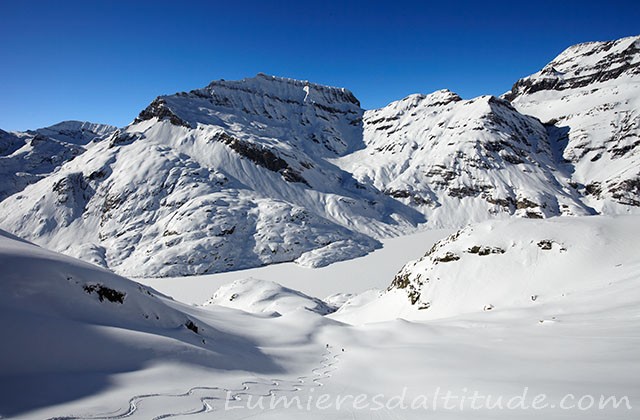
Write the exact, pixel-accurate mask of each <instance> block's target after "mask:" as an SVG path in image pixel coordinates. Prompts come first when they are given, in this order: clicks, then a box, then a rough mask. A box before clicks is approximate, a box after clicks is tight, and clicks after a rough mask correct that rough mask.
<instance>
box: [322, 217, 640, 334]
mask: <svg viewBox="0 0 640 420" xmlns="http://www.w3.org/2000/svg"><path fill="white" fill-rule="evenodd" d="M639 222H640V216H638V215H628V216H621V215H618V216H592V217H575V218H574V217H571V218H569V217H567V218H565V217H563V218H553V219H547V220H527V219H524V218H520V219H511V220H499V221H497V220H492V221H486V222H483V223H480V224H475V225H470V226H468V227H466V228H464V229H461V230H459V231H458V232H456V233H454V234H453V235H451V236H449V237H448V238H445V239H443V240H441V241H439V242H437V243H436V244H435V245H433V247H432V248H431V249H429V250H428V251H427V252H426V253H425V255H424V256H423V257H421V258H419V259H417V260H415V261H411V262H409V263H407V264H406V265H405V266H404V267H403V268H402V269H401V270H400V272H398V274H397V275H396V276H395V278H394V279H393V281H392V283H391V285H390V286H389V288H388V290H387V291H386V292H385V293H383V294H382V295H381V296H369V297H368V298H367V299H366V300H365V301H364V303H360V304H359V305H355V306H354V307H353V308H350V307H349V306H344V307H343V308H341V309H340V310H339V311H338V312H337V313H336V314H335V315H332V316H335V318H337V319H338V320H342V321H347V322H355V323H364V322H374V321H381V320H389V319H395V318H398V317H402V318H405V319H439V318H447V317H453V316H459V315H463V314H470V313H477V312H483V311H487V312H488V311H500V310H507V309H508V310H520V309H524V310H528V309H530V308H545V306H546V305H551V306H554V307H567V308H569V307H571V308H572V310H576V308H583V307H584V308H585V310H588V309H587V308H588V306H589V305H590V304H593V303H594V298H595V297H597V296H600V299H602V302H598V306H599V307H600V308H601V309H602V308H603V307H607V308H611V309H616V310H617V309H621V308H624V307H627V306H630V305H637V303H638V301H640V283H639V282H638V279H639V278H640V277H638V274H640V271H639V270H640V258H639V257H638V253H637V251H636V250H637V249H638V247H639V246H640V239H639V238H640V223H639ZM361 300H362V299H361ZM630 307H631V306H630ZM556 310H557V309H556ZM558 315H559V314H558ZM542 321H543V322H553V321H554V319H551V318H549V319H542Z"/></svg>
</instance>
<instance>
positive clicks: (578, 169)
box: [505, 36, 640, 213]
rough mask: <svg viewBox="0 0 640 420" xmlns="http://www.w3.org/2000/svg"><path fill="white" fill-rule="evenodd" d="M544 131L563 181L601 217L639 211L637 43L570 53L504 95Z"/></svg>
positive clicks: (578, 47)
mask: <svg viewBox="0 0 640 420" xmlns="http://www.w3.org/2000/svg"><path fill="white" fill-rule="evenodd" d="M505 98H506V99H508V100H510V101H511V103H512V104H513V106H514V107H515V108H516V109H517V110H518V111H520V112H521V113H523V114H529V115H533V116H535V117H537V118H539V119H540V120H542V121H544V122H545V123H546V125H547V131H548V132H549V135H550V138H551V141H552V143H553V145H554V147H555V148H557V149H558V154H559V155H560V158H561V163H562V164H563V167H564V172H565V173H566V174H567V176H566V178H567V180H568V182H569V183H570V184H571V185H572V186H573V188H574V189H575V190H576V191H577V192H578V193H579V194H581V195H582V196H584V201H585V203H587V204H589V205H591V206H592V207H593V208H595V209H596V210H597V211H598V212H602V213H626V212H629V211H636V210H637V208H638V207H639V206H640V171H639V169H638V168H639V167H640V160H639V159H640V149H639V147H640V111H638V110H640V37H637V36H636V37H630V38H624V39H620V40H617V41H611V42H590V43H586V44H580V45H575V46H573V47H570V48H568V49H567V50H566V51H564V52H563V53H561V54H560V55H559V56H558V57H556V58H555V59H554V60H553V61H551V62H550V63H549V64H548V65H547V66H545V67H544V68H543V69H542V70H541V71H539V72H538V73H535V74H533V75H531V76H529V77H526V78H524V79H522V80H519V81H518V82H516V84H515V85H514V86H513V89H512V90H511V91H510V92H508V93H507V94H505Z"/></svg>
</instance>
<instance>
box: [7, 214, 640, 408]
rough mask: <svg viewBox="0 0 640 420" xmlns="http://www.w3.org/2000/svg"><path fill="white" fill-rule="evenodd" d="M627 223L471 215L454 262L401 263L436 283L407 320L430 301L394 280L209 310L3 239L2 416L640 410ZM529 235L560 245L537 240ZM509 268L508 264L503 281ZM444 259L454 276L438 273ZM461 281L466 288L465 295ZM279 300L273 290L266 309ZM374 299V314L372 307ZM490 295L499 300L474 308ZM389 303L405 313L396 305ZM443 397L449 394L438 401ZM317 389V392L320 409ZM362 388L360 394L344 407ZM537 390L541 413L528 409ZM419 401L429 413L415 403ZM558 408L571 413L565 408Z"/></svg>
mask: <svg viewBox="0 0 640 420" xmlns="http://www.w3.org/2000/svg"><path fill="white" fill-rule="evenodd" d="M638 226H640V224H639V223H638V216H627V217H601V216H594V217H583V218H555V219H548V220H524V219H523V220H509V221H491V222H485V223H482V224H477V225H472V226H470V227H469V228H466V229H464V230H463V231H462V233H461V234H460V235H458V237H457V238H456V239H448V240H447V239H445V240H443V241H442V242H441V243H440V244H439V245H438V246H436V247H435V249H436V251H434V253H433V254H432V255H433V256H441V253H444V252H447V251H450V252H457V253H459V255H460V256H461V257H460V259H459V260H457V261H451V262H441V263H439V264H437V265H435V266H434V265H429V264H428V262H427V259H428V258H427V259H424V260H423V261H420V262H416V263H410V264H409V265H407V267H406V268H405V270H409V271H407V272H410V273H411V275H414V274H418V273H424V272H425V270H429V269H430V267H432V268H433V270H432V272H434V273H435V271H434V270H440V271H438V273H439V274H440V280H439V283H438V284H437V287H436V288H435V289H433V293H431V291H430V290H429V289H428V288H424V289H422V292H423V293H424V294H425V297H428V298H429V299H430V300H431V301H432V302H433V306H432V308H430V309H429V310H431V309H433V310H438V311H440V313H439V315H438V316H437V317H434V318H437V319H431V320H426V319H425V318H426V317H422V318H421V320H420V319H418V318H419V317H420V316H422V315H419V316H417V315H416V314H424V313H427V312H428V311H429V310H426V311H425V310H417V309H415V307H414V306H415V305H411V304H410V302H409V300H408V298H407V294H406V290H396V291H394V292H389V293H386V294H384V295H383V296H382V297H380V292H376V291H369V292H365V293H362V294H359V295H356V296H352V297H351V299H350V301H351V302H352V304H351V305H350V306H351V307H349V306H344V307H343V309H342V310H341V311H339V312H338V313H336V314H333V315H329V316H328V317H327V316H321V315H319V314H317V313H314V312H312V311H309V310H307V309H302V308H301V309H298V310H293V311H292V312H285V313H283V314H282V316H280V317H272V316H269V315H268V314H267V313H265V312H259V313H249V312H247V311H245V310H237V309H233V308H228V307H223V306H220V305H218V304H210V305H206V306H202V307H198V306H189V305H185V304H181V303H179V302H178V301H173V300H170V299H169V298H167V297H166V296H164V295H162V294H160V293H158V292H155V291H154V290H153V289H149V288H147V287H144V286H140V285H138V284H136V283H134V282H130V281H128V280H126V279H124V278H122V277H118V276H115V275H113V274H110V273H108V272H106V271H104V270H102V269H99V268H96V267H94V266H91V265H88V264H86V263H82V262H80V261H77V260H73V259H71V258H69V257H65V256H61V255H58V254H55V253H52V252H49V251H46V250H43V249H41V248H38V247H35V246H33V245H30V244H28V243H25V242H24V241H21V240H19V239H17V238H14V237H13V236H11V235H8V234H4V233H3V234H2V236H1V237H0V262H1V264H2V267H3V274H2V277H0V279H1V280H2V283H1V285H2V293H1V294H0V311H1V312H2V316H1V317H0V320H1V321H0V328H1V331H0V332H1V333H2V337H3V346H2V348H1V350H0V351H1V352H2V357H1V358H0V360H1V362H0V363H2V368H1V369H0V388H1V392H0V414H2V415H4V416H8V417H10V418H14V419H47V418H66V419H70V418H105V419H115V418H122V417H126V418H131V419H151V418H167V417H175V416H178V417H189V418H212V417H220V418H225V419H241V418H247V417H254V418H261V419H262V418H264V419H279V420H283V419H284V420H287V419H300V418H310V419H370V418H379V419H397V418H405V419H424V418H425V416H435V417H437V418H447V419H455V420H457V419H460V420H462V419H468V418H469V417H472V418H479V419H502V418H504V419H516V420H517V419H532V418H541V416H542V417H544V418H545V419H566V418H580V419H600V418H607V419H629V418H636V417H637V402H638V401H639V400H640V387H639V386H638V382H637V377H638V374H639V373H640V359H639V358H638V353H637V348H638V345H639V344H640V341H639V340H640V338H639V337H638V334H637V332H638V328H640V313H639V312H638V308H639V306H638V303H639V298H640V282H639V280H640V259H639V258H638V256H637V253H636V252H634V251H635V250H636V249H638V245H639V244H638V238H640V236H639V235H638V233H639V232H638ZM418 237H419V236H418ZM416 238H417V237H416ZM539 238H543V239H548V240H553V241H555V242H550V249H542V248H540V247H539V246H538V245H537V242H536V241H538V240H539ZM414 239H415V238H414ZM532 241H533V243H532ZM417 242H418V241H416V243H417ZM390 243H391V244H394V243H396V244H401V243H402V242H390ZM402 244H404V245H406V242H404V243H402ZM480 244H481V245H485V246H490V247H508V248H507V250H506V252H505V253H504V254H491V253H490V254H489V255H478V254H470V253H465V250H467V249H468V247H469V246H474V245H480ZM424 245H425V246H426V247H427V248H428V247H429V244H428V243H424ZM400 248H401V250H402V247H400ZM562 249H566V251H563V250H562ZM383 250H384V248H383ZM401 250H396V251H395V252H394V254H396V253H397V254H396V255H400V254H401V252H400V251H401ZM378 252H381V251H376V252H374V253H373V254H372V255H371V256H375V255H376V253H378ZM387 255H392V254H387ZM371 256H369V257H368V258H370V257H371ZM361 262H362V260H357V259H356V260H353V261H349V262H344V263H343V266H342V268H343V270H342V276H343V277H344V278H348V276H349V275H350V273H353V272H354V269H355V268H356V267H357V269H358V270H363V269H364V270H366V266H365V267H359V266H360V265H361ZM349 264H350V265H349ZM454 264H459V265H460V268H458V269H456V268H455V267H454ZM375 269H376V268H375V265H374V266H372V267H371V268H370V270H371V271H375ZM405 270H403V272H405ZM456 270H458V271H456ZM505 270H511V273H509V276H506V275H505V274H504V271H505ZM310 271H313V270H310ZM454 271H456V272H457V273H458V274H459V275H458V276H456V278H445V277H444V274H446V273H453V272H454ZM467 272H468V275H464V274H465V273H467ZM460 273H462V275H460ZM283 276H284V277H286V276H287V275H286V272H283ZM289 276H293V277H295V276H298V273H297V272H295V271H291V273H290V274H289ZM69 277H71V280H69V279H68V278H69ZM164 280H166V279H164ZM389 280H391V279H389ZM155 281H163V280H155ZM76 282H77V283H76ZM509 282H511V283H509ZM86 283H91V284H94V283H101V284H103V285H104V286H107V287H110V288H113V289H114V290H120V291H124V292H126V297H125V298H124V303H122V304H120V303H117V302H109V301H107V300H105V301H103V302H100V300H99V298H98V295H97V294H96V293H87V292H86V291H84V290H83V288H82V285H84V284H86ZM430 285H433V286H436V284H435V283H430ZM254 286H255V287H256V288H258V289H260V288H262V287H263V286H264V283H261V282H258V281H255V283H254ZM462 286H464V290H469V291H470V293H469V294H467V293H460V292H459V290H460V288H461V287H462ZM184 287H193V288H194V289H196V290H197V287H194V286H193V285H191V284H190V285H187V286H184ZM230 287H231V288H235V289H236V290H239V289H238V287H237V286H230ZM271 287H272V288H273V289H272V290H278V289H279V288H278V287H277V286H275V285H274V286H271ZM528 287H529V288H528ZM251 289H253V288H251ZM229 290H230V289H229ZM280 290H282V289H280ZM251 291H252V290H249V289H248V288H247V292H249V293H251ZM147 292H149V293H147ZM471 293H475V294H478V297H477V298H476V297H475V296H472V295H471ZM531 293H536V294H537V295H538V297H537V299H536V300H535V301H531V299H528V298H529V297H530V296H529V295H530V294H531ZM563 294H564V296H563ZM489 298H490V299H489ZM394 299H395V300H394ZM279 300H280V298H279V297H278V296H275V295H273V296H272V298H271V303H272V304H278V301H279ZM254 302H257V300H254ZM283 302H284V300H283ZM444 302H446V303H447V304H449V305H451V306H452V308H451V309H448V308H445V307H444V306H443V305H441V304H442V303H444ZM373 303H375V304H376V305H377V310H378V311H380V312H382V313H384V315H386V317H385V319H386V320H383V319H381V317H375V316H373V311H371V306H370V305H372V304H373ZM487 303H492V304H493V306H494V307H493V309H491V310H487V311H484V310H483V309H482V308H480V307H479V304H483V305H484V304H487ZM400 307H404V308H405V309H406V311H405V312H404V313H400V312H399V311H398V309H399V308H400ZM144 314H149V315H154V314H155V315H159V318H160V319H159V320H158V319H156V318H155V317H154V316H150V317H149V318H146V317H145V316H144ZM397 316H404V318H405V319H396V317H397ZM187 319H188V320H192V321H193V322H194V323H195V324H197V325H198V327H199V332H198V333H197V334H196V333H195V332H193V331H192V330H189V329H187V328H186V326H185V322H186V320H187ZM407 319H413V321H408V320H407ZM339 320H341V321H349V323H343V322H339ZM371 321H376V322H375V323H370V322H371ZM202 339H204V340H205V342H204V343H203V342H202ZM447 392H450V393H451V395H453V396H455V397H454V398H456V402H455V403H453V404H452V403H451V401H450V402H449V404H448V405H445V404H446V403H445V401H444V399H443V398H444V396H445V395H446V394H447ZM475 392H477V393H478V395H480V396H482V397H481V400H480V401H479V402H478V403H479V404H476V405H475V407H476V408H473V407H472V406H471V402H470V399H469V398H471V397H472V396H473V395H474V393H475ZM323 394H326V395H327V397H322V398H328V401H330V402H329V403H327V401H325V400H323V401H324V403H319V397H320V396H321V395H323ZM360 394H363V395H364V397H360V398H361V400H360V403H359V404H355V401H354V399H355V398H356V397H357V396H358V395H360ZM539 394H544V401H545V403H546V408H544V409H533V408H531V404H532V402H533V399H534V397H536V396H537V395H539ZM261 395H263V396H266V397H264V398H265V399H264V400H263V404H264V406H263V408H262V409H261V408H259V406H253V408H249V407H247V403H249V402H250V401H251V402H252V403H253V404H255V403H257V401H259V397H260V396H261ZM270 395H274V396H275V397H281V398H284V397H287V398H288V399H289V401H293V405H292V406H290V407H288V408H287V407H285V406H283V404H282V403H280V404H279V405H277V406H275V407H272V408H271V407H269V404H270V401H271V400H270V399H269V396H270ZM376 395H378V397H377V400H374V398H376ZM436 395H439V396H440V397H439V399H437V400H436V406H435V407H434V406H433V405H432V404H433V401H434V400H433V398H434V396H436ZM567 395H571V396H573V399H571V398H570V397H569V399H568V400H567ZM488 396H490V398H492V400H493V401H494V403H495V401H496V400H497V398H499V397H501V398H502V399H503V407H505V406H506V404H507V401H508V400H510V399H512V398H522V399H523V403H524V407H529V408H522V407H523V406H518V405H516V407H515V408H512V409H508V408H506V407H505V408H503V409H499V408H497V407H495V406H494V408H490V407H488V406H487V405H486V404H484V403H483V401H484V400H483V399H482V398H487V397H488ZM585 396H586V397H585ZM602 396H603V397H604V398H609V397H615V398H617V399H618V400H619V401H622V403H621V405H620V406H619V407H618V408H614V407H613V406H612V405H611V404H609V405H608V406H607V407H606V408H604V409H598V408H597V407H594V406H590V407H589V408H587V409H579V408H578V407H577V403H578V401H579V400H581V399H582V400H581V401H582V402H583V403H589V401H590V399H589V398H593V399H594V401H596V404H597V401H599V400H600V398H601V397H602ZM294 397H298V398H299V400H300V401H301V405H300V406H297V405H296V400H294V399H293V398H294ZM460 397H465V402H463V403H461V402H460ZM338 398H340V400H341V401H342V402H341V403H338V402H337V399H338ZM362 398H364V400H363V399H362ZM392 398H394V399H393V400H392ZM625 398H626V399H625ZM308 401H310V404H309V405H307V402H308ZM363 401H364V402H363ZM375 401H379V402H382V404H383V406H382V407H379V406H378V405H377V404H376V403H375ZM416 401H417V402H418V403H420V401H422V402H423V404H426V405H427V408H424V405H420V406H418V407H417V406H414V407H413V408H412V407H411V405H412V404H416ZM625 401H626V403H625ZM563 402H564V403H568V404H569V405H571V404H573V406H572V408H560V407H559V404H561V403H563ZM401 403H402V406H401ZM587 405H588V404H587ZM225 406H226V408H227V409H225ZM230 407H233V408H234V409H233V410H229V409H228V408H230Z"/></svg>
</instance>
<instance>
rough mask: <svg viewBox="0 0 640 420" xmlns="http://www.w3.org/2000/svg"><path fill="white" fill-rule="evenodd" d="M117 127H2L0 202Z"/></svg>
mask: <svg viewBox="0 0 640 420" xmlns="http://www.w3.org/2000/svg"><path fill="white" fill-rule="evenodd" d="M115 130H116V127H113V126H110V125H105V124H95V123H89V122H80V121H64V122H61V123H59V124H56V125H52V126H51V127H45V128H40V129H37V130H34V131H26V132H15V133H8V132H6V131H3V130H0V201H2V200H4V199H5V198H6V197H8V196H10V195H12V194H15V193H17V192H20V191H22V190H23V189H24V188H25V187H26V186H27V185H29V184H32V183H35V182H37V181H38V180H40V179H42V178H44V177H46V176H48V175H50V174H51V173H53V172H54V171H55V170H56V169H57V168H59V167H60V166H62V165H63V164H64V163H66V162H68V161H70V160H71V159H73V158H75V157H76V156H78V155H80V154H82V153H84V152H85V151H86V149H87V148H89V147H91V145H92V144H91V142H92V141H99V140H101V139H104V138H105V137H106V136H108V135H110V134H111V133H113V132H114V131H115Z"/></svg>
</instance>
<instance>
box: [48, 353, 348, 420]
mask: <svg viewBox="0 0 640 420" xmlns="http://www.w3.org/2000/svg"><path fill="white" fill-rule="evenodd" d="M338 361H339V357H338V355H337V354H333V352H332V351H331V349H330V348H327V351H326V352H325V353H324V354H323V355H322V360H321V361H320V365H319V366H317V367H315V368H313V369H311V375H308V376H299V377H297V378H296V380H284V379H267V380H264V381H262V380H257V381H245V382H242V383H241V384H240V386H241V389H228V388H221V387H217V386H194V387H192V388H189V389H188V390H187V391H185V392H183V393H181V394H169V393H167V394H164V393H156V394H140V395H135V396H133V397H131V398H130V399H129V406H128V408H127V409H126V410H125V411H123V412H121V413H116V414H110V413H107V414H97V415H69V416H58V417H50V418H48V419H47V420H83V419H84V420H117V419H125V418H128V417H131V416H133V415H134V414H136V413H138V411H139V405H140V403H141V402H143V401H145V400H148V399H152V398H154V399H155V398H177V399H184V398H190V397H195V398H196V401H197V404H198V405H199V407H197V408H194V409H193V410H190V411H180V412H175V413H165V414H160V415H156V416H155V417H153V418H152V419H153V420H161V419H167V418H171V417H178V416H189V415H195V414H200V413H207V412H212V411H217V410H220V409H221V406H223V405H224V403H225V402H227V401H240V400H242V397H243V396H249V397H270V396H273V395H276V394H277V393H295V392H300V391H302V390H303V389H304V387H305V386H307V388H311V387H313V388H317V387H321V386H324V383H323V382H322V381H323V380H325V379H328V378H330V377H331V372H332V371H334V370H336V367H335V365H336V364H337V363H338ZM260 388H263V389H264V391H263V392H259V391H260ZM228 396H229V398H228ZM216 403H220V404H219V405H218V404H216Z"/></svg>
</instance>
